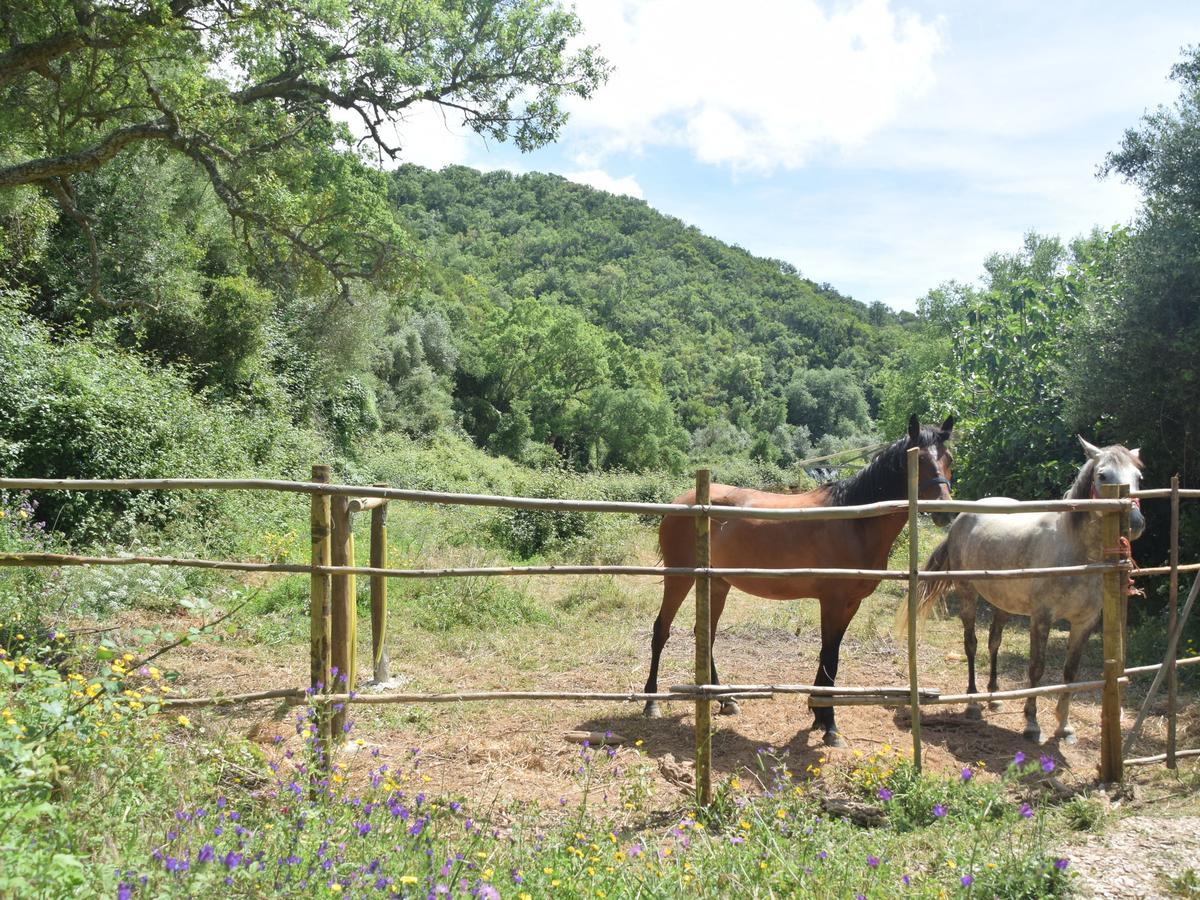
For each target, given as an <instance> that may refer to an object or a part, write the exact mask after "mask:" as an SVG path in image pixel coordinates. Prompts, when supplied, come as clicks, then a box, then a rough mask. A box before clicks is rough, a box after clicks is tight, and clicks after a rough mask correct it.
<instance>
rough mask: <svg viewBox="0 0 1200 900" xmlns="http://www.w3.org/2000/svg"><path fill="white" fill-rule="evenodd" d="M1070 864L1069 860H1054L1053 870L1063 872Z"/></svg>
mask: <svg viewBox="0 0 1200 900" xmlns="http://www.w3.org/2000/svg"><path fill="white" fill-rule="evenodd" d="M1070 864H1071V861H1070V860H1067V859H1056V860H1055V861H1054V868H1056V869H1058V870H1059V871H1060V872H1061V871H1063V870H1064V869H1065V868H1066V867H1067V866H1069V865H1070Z"/></svg>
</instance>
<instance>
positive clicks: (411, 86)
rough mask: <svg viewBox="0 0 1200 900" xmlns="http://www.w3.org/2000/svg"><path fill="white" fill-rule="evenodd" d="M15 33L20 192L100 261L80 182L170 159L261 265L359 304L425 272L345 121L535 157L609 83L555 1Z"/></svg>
mask: <svg viewBox="0 0 1200 900" xmlns="http://www.w3.org/2000/svg"><path fill="white" fill-rule="evenodd" d="M4 22H5V30H6V33H7V36H8V44H9V48H10V52H8V53H6V54H5V56H4V57H3V58H2V59H0V134H2V135H4V136H5V137H4V140H3V143H2V144H0V154H2V155H0V189H4V188H9V189H11V188H14V187H19V186H23V185H38V186H39V187H41V188H42V189H43V190H44V191H45V192H46V193H47V194H48V195H49V196H51V197H53V198H55V200H56V201H57V202H58V205H59V206H60V207H61V209H62V211H63V213H64V214H65V215H66V216H67V217H69V218H70V219H71V220H72V221H73V222H74V223H75V225H77V226H78V227H80V228H81V229H83V230H84V231H85V232H87V233H88V235H89V243H90V244H92V247H95V244H94V243H92V242H93V241H94V237H91V235H92V224H91V216H92V214H93V212H95V211H96V209H97V207H96V206H95V205H94V204H88V203H86V202H84V201H85V199H86V198H83V197H81V196H80V195H79V194H78V193H77V192H76V190H75V186H74V184H73V182H72V178H73V177H75V176H79V175H81V174H85V173H88V172H90V171H92V170H94V169H97V168H100V167H103V166H104V164H105V163H108V162H110V160H111V159H112V158H113V157H114V156H117V155H118V154H120V152H121V151H122V150H123V149H124V148H127V147H131V146H132V147H150V148H152V150H153V152H154V153H156V154H158V155H159V156H160V157H161V158H164V159H165V158H171V157H173V158H175V159H178V160H182V161H186V163H187V165H188V166H189V167H191V168H192V170H193V171H194V172H196V173H197V174H198V175H199V176H200V177H201V178H203V179H204V180H205V181H207V182H208V183H209V185H210V186H211V189H212V191H213V193H214V194H215V195H216V198H217V199H218V200H219V201H220V203H221V205H222V206H223V207H224V208H225V210H226V213H227V214H228V216H230V217H231V218H232V220H233V222H234V224H235V227H237V228H238V229H239V230H241V231H242V233H243V236H244V238H245V239H246V240H247V241H251V242H253V244H254V250H255V252H256V253H258V254H261V255H262V256H264V257H266V258H275V259H288V260H290V261H291V262H292V263H293V275H296V276H298V277H299V278H302V279H305V280H308V281H309V282H310V284H312V283H319V282H322V281H326V282H327V281H329V280H332V282H334V283H336V284H337V285H338V286H339V287H340V288H341V289H342V291H343V292H346V291H348V289H349V285H350V283H351V282H352V281H353V280H355V279H366V280H371V281H376V282H379V283H387V282H393V283H394V282H395V281H396V280H397V279H400V278H403V277H405V276H406V275H407V274H408V273H409V272H410V271H411V262H410V257H409V253H408V252H407V251H408V243H407V241H406V239H405V236H404V234H403V232H402V231H401V229H400V228H399V227H398V226H397V223H396V221H395V219H394V217H393V216H392V214H391V211H390V210H389V209H388V208H387V205H386V198H385V195H384V193H383V192H382V191H381V190H379V186H380V180H381V176H380V175H379V173H378V172H376V171H373V170H371V169H370V168H369V167H368V166H367V165H366V164H365V162H364V159H363V158H360V156H359V154H358V153H357V152H356V151H355V149H352V148H353V146H354V143H355V142H354V140H353V137H352V135H351V133H350V130H349V128H348V127H347V126H346V125H345V124H344V122H343V121H342V120H341V119H340V115H341V114H343V113H352V114H354V115H355V116H357V118H358V119H359V120H361V124H362V126H363V127H364V128H365V130H366V132H367V134H368V137H367V142H368V143H369V144H371V145H373V147H374V149H375V150H376V152H377V153H378V154H383V153H385V152H386V153H388V154H389V155H392V156H395V154H396V152H397V148H393V147H390V146H389V145H388V144H387V142H386V140H385V138H384V136H383V132H382V131H381V130H380V127H381V126H386V125H388V124H391V123H395V122H396V121H398V120H399V118H400V116H401V114H402V112H403V111H404V110H405V109H407V108H408V107H409V106H410V105H412V104H414V103H417V102H424V103H432V104H441V105H444V106H445V108H447V109H451V110H454V111H455V113H456V114H458V115H460V116H461V117H462V119H463V121H464V122H465V123H466V124H467V125H469V126H470V127H472V128H473V129H474V130H475V131H477V132H479V133H480V134H483V135H486V136H488V137H490V138H492V139H495V140H505V139H507V138H509V137H511V138H513V139H514V140H515V141H516V143H517V145H518V146H520V147H521V148H522V149H532V148H534V147H538V146H540V145H542V144H544V143H546V142H547V141H550V140H552V139H553V138H554V137H555V136H556V135H557V133H558V130H559V128H561V126H562V124H563V122H564V121H565V118H566V114H565V112H564V111H563V109H562V106H561V101H562V100H563V99H564V98H566V97H587V96H588V95H590V94H591V93H592V92H593V91H594V90H595V89H596V87H597V86H598V85H599V84H600V83H601V82H602V81H603V80H604V78H605V76H606V73H607V68H606V64H605V62H604V60H602V59H601V58H600V57H599V56H597V54H596V53H595V51H594V49H593V48H590V47H583V48H580V49H573V50H571V51H568V49H567V44H568V41H570V40H571V39H572V38H573V37H575V36H576V35H577V34H578V33H579V31H580V23H579V20H578V18H577V17H576V16H575V14H574V13H573V12H569V11H566V10H564V9H562V8H561V7H559V6H558V5H557V4H555V3H551V2H547V0H503V2H502V0H462V2H454V3H448V4H446V3H435V2H426V0H422V2H416V3H406V4H399V5H397V4H391V3H376V2H371V0H351V2H346V3H332V4H331V3H325V2H321V0H301V2H297V3H292V4H290V5H289V6H287V8H286V9H284V8H283V7H281V6H279V5H278V4H277V3H275V2H272V0H248V2H245V3H241V4H238V5H237V6H236V8H235V7H230V6H228V5H227V4H224V3H221V2H215V0H194V2H188V3H182V4H157V3H156V4H145V3H140V2H133V0H117V2H93V0H81V2H70V3H69V2H66V0H38V2H33V3H22V4H20V5H19V6H18V7H14V8H13V9H11V10H7V11H6V12H5V14H4ZM96 249H98V248H96ZM89 256H90V257H91V260H90V269H91V272H92V277H91V281H92V285H91V290H90V293H92V294H93V296H95V297H97V298H98V297H100V296H101V295H102V290H103V283H102V278H101V271H100V269H101V262H100V259H99V254H98V253H89ZM117 262H118V263H119V260H118V261H117Z"/></svg>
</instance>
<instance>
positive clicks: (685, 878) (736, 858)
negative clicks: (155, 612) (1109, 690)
mask: <svg viewBox="0 0 1200 900" xmlns="http://www.w3.org/2000/svg"><path fill="white" fill-rule="evenodd" d="M31 649H34V650H35V652H33V653H25V652H22V653H20V654H17V655H16V656H12V657H9V656H7V655H6V656H5V657H4V658H3V660H2V662H3V665H0V691H2V692H3V702H4V704H5V705H4V714H3V718H4V721H3V722H0V780H2V781H3V784H2V785H0V786H2V787H3V788H4V791H5V797H6V803H5V805H4V807H3V808H2V809H0V852H3V853H4V855H5V859H6V866H5V868H4V871H3V873H0V893H12V894H16V895H21V896H38V895H52V896H65V895H69V894H81V895H96V894H107V895H114V894H118V893H119V894H120V895H121V896H132V897H162V896H168V897H184V896H212V895H213V894H214V893H220V894H223V895H230V896H274V895H283V896H290V895H304V896H312V895H323V894H339V893H344V894H347V895H349V896H360V895H367V894H370V893H375V892H382V893H384V894H390V893H398V894H399V895H401V896H417V895H421V896H423V895H425V894H427V893H430V892H433V893H438V892H439V891H440V892H443V893H447V894H450V895H453V896H465V895H467V894H469V893H470V894H474V895H475V896H506V897H530V898H532V897H578V898H583V897H663V896H678V895H684V894H699V895H701V896H706V897H709V896H711V897H717V896H802V897H825V896H853V895H855V894H862V895H865V896H892V895H894V894H896V893H897V892H899V891H901V889H902V888H904V890H905V893H906V894H907V895H911V896H915V897H938V896H942V893H943V892H947V893H948V894H949V895H952V896H974V895H979V896H1000V897H1042V896H1059V895H1061V894H1062V893H1064V892H1065V891H1066V890H1067V889H1068V887H1069V876H1068V875H1067V874H1066V872H1065V870H1063V869H1061V868H1057V867H1056V866H1055V856H1054V854H1053V853H1051V852H1050V851H1049V850H1048V847H1049V841H1048V838H1047V836H1048V835H1050V834H1052V833H1053V823H1054V821H1055V816H1057V815H1058V813H1057V812H1056V811H1054V810H1053V809H1052V808H1050V807H1049V806H1047V807H1044V808H1043V807H1039V808H1038V810H1037V811H1036V812H1034V811H1032V810H1030V811H1029V814H1028V817H1025V816H1023V815H1022V813H1021V811H1020V809H1019V807H1018V805H1017V802H1016V801H1015V800H1013V799H1011V798H1010V797H1009V796H1008V795H1007V793H1006V788H1005V785H1004V783H1003V782H1001V781H997V780H995V779H992V780H986V779H982V778H979V777H977V776H976V775H975V774H974V773H972V777H971V778H969V779H965V778H962V777H957V778H939V777H937V776H922V775H918V774H917V773H916V772H915V771H914V770H913V768H912V766H911V764H910V763H909V762H908V761H907V760H905V759H904V758H903V757H901V756H899V755H898V754H895V753H880V754H877V755H873V756H872V757H869V758H867V759H865V760H863V761H862V762H860V763H856V764H855V765H853V766H851V767H849V768H847V769H844V770H838V771H834V772H831V773H827V774H823V775H821V776H820V777H818V778H808V777H807V776H805V777H799V776H796V775H794V774H793V773H790V772H788V771H787V770H786V768H785V766H784V765H783V763H782V762H781V761H780V760H776V759H774V758H772V757H769V756H763V757H762V760H761V763H762V764H761V773H760V777H761V779H762V780H763V781H764V782H765V783H766V784H767V785H768V786H769V790H768V791H767V793H766V794H765V795H764V794H760V793H759V792H757V791H756V792H754V793H750V792H748V791H747V790H746V789H745V788H744V787H743V786H742V785H741V784H740V783H739V782H738V781H737V780H736V779H730V780H728V781H726V782H725V783H724V784H723V785H722V786H721V787H720V789H719V791H718V796H717V800H716V802H715V803H714V805H713V806H712V807H710V808H708V809H707V810H705V811H703V813H702V814H701V813H699V812H697V811H696V810H694V809H691V808H690V807H689V806H688V805H686V804H684V805H680V806H677V807H675V808H674V809H671V810H666V811H663V812H665V813H666V817H665V818H664V816H663V815H662V812H660V813H647V812H646V811H645V799H646V796H647V791H646V787H645V779H646V776H647V773H648V772H649V771H650V762H649V760H647V759H646V757H644V756H643V755H642V753H641V751H639V750H637V749H630V748H626V749H622V750H620V751H618V750H617V749H615V748H605V747H603V746H600V747H588V746H584V747H582V748H580V750H579V751H578V756H577V758H576V760H575V762H574V765H575V767H576V775H575V777H576V780H577V782H578V784H579V786H580V788H581V790H580V792H579V796H580V798H581V799H580V800H579V802H578V803H577V804H573V805H572V806H571V807H570V808H567V807H563V808H561V809H560V810H559V811H558V812H557V814H550V815H547V814H544V813H536V812H533V811H531V810H530V809H529V808H528V807H523V806H520V805H512V806H507V807H496V806H493V805H489V804H487V803H486V802H483V803H480V802H479V800H478V799H475V800H471V799H467V798H462V797H458V796H446V795H443V796H435V795H433V794H431V793H427V790H428V789H427V788H426V787H425V784H426V781H427V779H425V778H424V776H423V772H422V769H421V756H420V754H419V751H416V750H414V751H412V752H410V753H408V754H406V755H405V756H403V757H402V761H401V762H400V763H398V764H393V765H392V766H390V767H389V766H383V765H382V764H372V765H371V768H370V770H369V771H368V772H366V773H365V775H360V776H359V777H356V778H348V777H347V776H346V774H344V773H345V771H346V770H345V769H343V768H342V766H341V764H338V765H337V766H335V768H334V774H333V777H332V778H331V779H321V780H320V781H319V783H317V782H314V781H313V779H312V778H310V776H308V775H307V774H305V773H306V770H307V769H308V766H310V765H311V763H312V760H310V759H306V758H304V756H305V755H304V754H303V753H302V754H300V755H298V756H296V757H292V756H291V754H290V753H289V754H286V755H283V754H271V755H270V757H266V756H264V755H263V754H262V753H261V752H259V751H258V750H257V749H255V748H254V747H253V746H251V745H249V744H247V743H246V742H244V741H241V740H236V739H231V738H230V737H229V736H228V735H226V736H217V735H209V734H207V733H205V732H201V731H197V730H196V726H194V725H193V723H192V722H191V720H190V719H189V718H188V717H187V716H179V715H176V714H170V715H166V716H164V715H161V714H155V707H156V704H157V700H156V699H155V697H156V696H157V692H158V688H159V685H160V684H161V681H160V680H159V677H158V675H157V674H156V673H155V672H154V671H152V670H150V669H149V668H143V669H137V668H136V666H137V662H136V660H133V661H129V662H126V661H125V657H124V654H123V653H122V652H121V649H120V648H113V649H109V650H105V649H104V648H102V647H101V648H96V647H86V646H76V647H73V648H71V647H68V648H66V653H67V662H68V664H67V665H66V666H65V667H64V668H65V669H66V670H67V671H68V674H66V675H64V674H63V672H62V671H60V670H59V669H56V668H53V667H50V666H46V665H43V664H41V663H38V662H37V660H36V656H37V653H36V648H31ZM130 655H131V656H136V655H137V654H130ZM76 672H80V673H81V674H78V675H77V674H76ZM89 685H95V686H96V687H95V688H92V687H88V686H89ZM93 694H94V697H93ZM298 727H300V729H301V730H302V731H303V730H304V728H305V720H304V718H303V715H302V717H301V719H300V721H299V724H298ZM1034 765H1036V764H1034ZM1019 774H1020V773H1019V772H1014V773H1013V775H1014V777H1015V776H1017V775H1019ZM601 778H605V779H610V780H611V779H614V778H615V779H616V780H617V781H618V782H619V783H620V788H619V790H620V795H621V797H622V799H623V800H624V804H623V805H624V808H625V809H624V812H622V813H620V814H617V815H614V814H612V813H606V812H604V811H602V810H597V809H594V808H592V807H590V806H589V802H588V801H589V786H590V785H592V784H593V783H594V782H596V781H598V780H599V779H601ZM830 791H833V792H837V793H842V794H845V793H847V792H848V793H850V794H852V795H853V796H856V797H857V798H859V801H860V802H862V803H871V804H874V805H875V806H877V807H878V808H879V810H880V811H881V814H882V816H883V820H884V824H883V825H882V826H881V827H877V828H864V827H860V826H858V825H855V824H853V823H852V822H851V821H850V820H848V819H844V818H840V817H837V816H830V815H828V814H826V813H824V812H823V811H822V798H823V797H825V796H827V795H828V794H829V792H830ZM885 791H887V792H890V793H885ZM132 810H136V814H135V815H130V811H132ZM905 879H907V881H908V884H907V886H905V885H904V881H905Z"/></svg>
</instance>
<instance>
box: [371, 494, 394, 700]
mask: <svg viewBox="0 0 1200 900" xmlns="http://www.w3.org/2000/svg"><path fill="white" fill-rule="evenodd" d="M387 486H388V485H387V482H384V483H383V484H376V485H375V487H387ZM387 512H388V505H387V502H386V501H385V502H384V503H381V504H380V505H379V506H377V507H375V508H374V509H373V510H371V568H372V569H386V568H387V565H388V546H387ZM387 620H388V609H387V579H386V578H384V577H383V576H382V575H372V576H371V663H372V666H373V674H374V678H375V683H376V684H382V683H383V682H385V681H387V680H388V679H389V678H390V677H391V676H390V674H389V672H388V652H387Z"/></svg>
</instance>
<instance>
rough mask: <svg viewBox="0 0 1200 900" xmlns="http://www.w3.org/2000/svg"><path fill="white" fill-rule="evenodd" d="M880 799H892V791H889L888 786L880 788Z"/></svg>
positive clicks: (885, 800) (884, 800)
mask: <svg viewBox="0 0 1200 900" xmlns="http://www.w3.org/2000/svg"><path fill="white" fill-rule="evenodd" d="M879 799H880V800H882V801H883V802H884V803H886V802H887V801H888V800H891V799H892V792H891V791H889V790H888V789H887V788H880V789H879Z"/></svg>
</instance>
